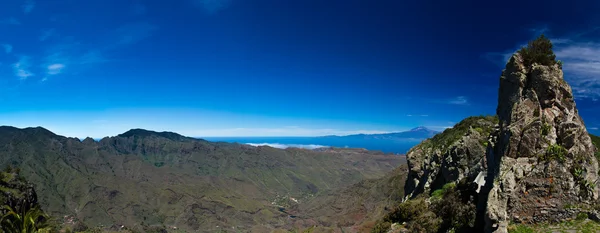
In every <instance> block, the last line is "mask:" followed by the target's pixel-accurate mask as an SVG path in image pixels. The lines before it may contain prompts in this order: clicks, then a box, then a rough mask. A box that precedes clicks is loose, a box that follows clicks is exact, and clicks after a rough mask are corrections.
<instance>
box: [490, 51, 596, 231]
mask: <svg viewBox="0 0 600 233" xmlns="http://www.w3.org/2000/svg"><path fill="white" fill-rule="evenodd" d="M497 114H498V117H499V120H500V131H499V132H497V133H495V134H493V135H492V136H493V137H492V138H494V139H493V140H491V141H490V146H489V147H488V153H487V156H486V159H487V166H488V178H487V180H488V184H490V185H491V187H489V188H491V191H490V192H489V195H488V196H487V197H486V198H487V203H486V209H487V210H486V214H485V226H486V231H487V232H492V231H493V232H507V229H506V226H507V224H508V222H510V221H514V222H526V223H536V222H545V221H559V220H564V219H565V218H571V217H574V215H575V214H576V212H575V211H573V210H571V209H566V208H565V206H567V205H574V206H578V205H586V204H590V203H591V201H593V200H597V199H598V191H599V190H598V185H597V183H598V181H597V180H598V163H597V161H596V159H595V157H594V153H595V147H594V146H593V144H592V141H591V139H590V137H589V135H588V133H587V131H586V128H585V126H584V123H583V121H582V119H581V117H580V116H579V114H578V112H577V108H576V107H575V101H574V99H573V95H572V91H571V87H570V86H569V85H568V84H567V83H566V82H565V80H564V79H563V72H562V70H561V69H560V68H559V67H558V66H557V65H554V66H541V65H536V64H534V65H532V67H530V68H527V67H524V65H523V62H522V59H521V57H520V55H518V54H515V55H513V56H512V58H511V59H510V61H509V62H508V64H507V65H506V69H505V70H504V71H503V73H502V76H501V78H500V90H499V96H498V109H497Z"/></svg>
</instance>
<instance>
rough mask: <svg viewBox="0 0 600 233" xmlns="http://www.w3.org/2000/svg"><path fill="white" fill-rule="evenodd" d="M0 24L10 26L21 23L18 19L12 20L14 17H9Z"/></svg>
mask: <svg viewBox="0 0 600 233" xmlns="http://www.w3.org/2000/svg"><path fill="white" fill-rule="evenodd" d="M0 23H2V24H11V25H20V24H21V22H20V21H19V20H18V19H16V18H14V17H10V18H8V19H5V20H2V21H0Z"/></svg>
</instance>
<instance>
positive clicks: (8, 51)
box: [2, 44, 13, 54]
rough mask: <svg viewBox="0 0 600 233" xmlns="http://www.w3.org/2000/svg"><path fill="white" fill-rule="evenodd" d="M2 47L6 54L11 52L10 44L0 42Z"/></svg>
mask: <svg viewBox="0 0 600 233" xmlns="http://www.w3.org/2000/svg"><path fill="white" fill-rule="evenodd" d="M2 47H3V48H4V52H6V54H9V53H10V52H12V49H13V47H12V45H10V44H2Z"/></svg>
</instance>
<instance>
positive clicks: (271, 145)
mask: <svg viewBox="0 0 600 233" xmlns="http://www.w3.org/2000/svg"><path fill="white" fill-rule="evenodd" d="M246 144H247V145H250V146H257V147H258V146H270V147H273V148H279V149H285V148H289V147H293V148H302V149H309V150H314V149H318V148H323V147H328V146H323V145H314V144H308V145H303V144H279V143H246Z"/></svg>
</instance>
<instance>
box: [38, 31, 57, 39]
mask: <svg viewBox="0 0 600 233" xmlns="http://www.w3.org/2000/svg"><path fill="white" fill-rule="evenodd" d="M55 34H56V29H54V28H50V29H44V30H42V35H41V36H40V41H45V40H47V39H48V38H50V37H51V36H53V35H55Z"/></svg>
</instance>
